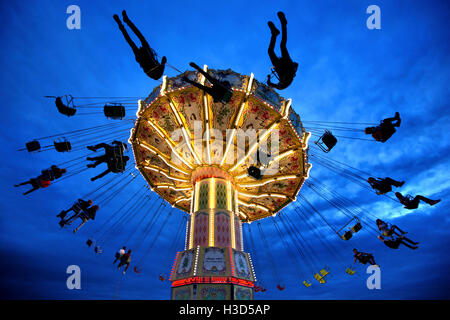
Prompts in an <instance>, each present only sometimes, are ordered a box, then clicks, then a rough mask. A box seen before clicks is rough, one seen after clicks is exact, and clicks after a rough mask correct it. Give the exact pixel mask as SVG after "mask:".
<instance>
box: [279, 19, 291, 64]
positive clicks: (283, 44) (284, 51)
mask: <svg viewBox="0 0 450 320" xmlns="http://www.w3.org/2000/svg"><path fill="white" fill-rule="evenodd" d="M278 18H279V19H280V21H281V42H280V49H281V58H282V59H289V60H291V57H290V56H289V52H288V50H287V47H286V44H287V27H286V25H287V21H286V17H285V16H284V13H283V12H281V11H280V12H278Z"/></svg>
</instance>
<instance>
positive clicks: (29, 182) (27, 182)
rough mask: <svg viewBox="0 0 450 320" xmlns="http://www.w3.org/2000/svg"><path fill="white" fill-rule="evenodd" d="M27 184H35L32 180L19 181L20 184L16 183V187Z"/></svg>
mask: <svg viewBox="0 0 450 320" xmlns="http://www.w3.org/2000/svg"><path fill="white" fill-rule="evenodd" d="M26 184H33V182H32V181H31V180H28V181H25V182H22V183H19V184H15V185H14V187H20V186H24V185H26Z"/></svg>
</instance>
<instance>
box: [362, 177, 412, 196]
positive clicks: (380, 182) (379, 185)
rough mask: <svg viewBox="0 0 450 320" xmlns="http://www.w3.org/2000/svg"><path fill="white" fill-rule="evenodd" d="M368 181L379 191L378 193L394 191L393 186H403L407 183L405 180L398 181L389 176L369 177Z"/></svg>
mask: <svg viewBox="0 0 450 320" xmlns="http://www.w3.org/2000/svg"><path fill="white" fill-rule="evenodd" d="M367 182H369V184H370V186H371V187H372V188H373V189H374V190H376V191H377V194H378V195H381V194H385V193H388V192H390V191H392V186H394V187H401V186H403V185H404V184H405V181H396V180H394V179H391V178H389V177H386V178H384V179H381V178H378V179H375V178H373V177H369V178H368V179H367Z"/></svg>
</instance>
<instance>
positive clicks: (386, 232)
mask: <svg viewBox="0 0 450 320" xmlns="http://www.w3.org/2000/svg"><path fill="white" fill-rule="evenodd" d="M376 224H377V227H378V230H380V231H381V235H382V236H385V237H392V236H393V235H394V234H395V235H396V236H398V237H401V236H403V235H404V234H407V232H406V231H403V230H402V229H400V228H399V227H397V226H396V225H391V224H390V223H387V222H384V221H383V220H381V219H377V220H376ZM396 230H397V231H398V232H400V233H398V232H397V231H396Z"/></svg>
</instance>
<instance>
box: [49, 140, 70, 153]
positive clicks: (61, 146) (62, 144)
mask: <svg viewBox="0 0 450 320" xmlns="http://www.w3.org/2000/svg"><path fill="white" fill-rule="evenodd" d="M53 145H54V146H55V150H56V151H58V152H69V151H70V150H72V145H71V144H70V142H69V141H68V140H67V139H66V138H58V139H56V140H55V141H53Z"/></svg>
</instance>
